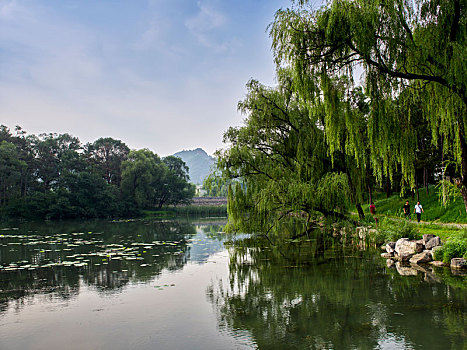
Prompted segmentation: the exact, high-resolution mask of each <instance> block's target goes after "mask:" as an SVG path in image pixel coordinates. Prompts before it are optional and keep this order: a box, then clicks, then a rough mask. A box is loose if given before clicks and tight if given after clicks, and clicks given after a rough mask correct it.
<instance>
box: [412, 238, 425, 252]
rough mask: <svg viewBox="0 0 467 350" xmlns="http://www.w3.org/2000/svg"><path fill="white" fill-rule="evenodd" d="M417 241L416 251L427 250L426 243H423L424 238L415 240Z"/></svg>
mask: <svg viewBox="0 0 467 350" xmlns="http://www.w3.org/2000/svg"><path fill="white" fill-rule="evenodd" d="M413 243H415V251H416V252H417V253H421V252H423V251H424V250H425V244H424V243H423V239H419V240H418V241H413Z"/></svg>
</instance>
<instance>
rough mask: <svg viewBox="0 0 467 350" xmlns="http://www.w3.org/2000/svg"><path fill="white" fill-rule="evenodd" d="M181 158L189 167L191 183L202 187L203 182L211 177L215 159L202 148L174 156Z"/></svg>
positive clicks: (181, 152) (184, 151)
mask: <svg viewBox="0 0 467 350" xmlns="http://www.w3.org/2000/svg"><path fill="white" fill-rule="evenodd" d="M174 156H175V157H179V158H181V159H182V160H183V161H184V162H185V164H186V165H187V166H188V168H189V169H190V170H189V176H190V182H192V183H195V184H199V185H202V184H203V180H204V178H205V177H206V176H208V175H209V172H210V171H211V167H212V166H213V165H214V162H215V159H214V157H211V156H210V155H208V154H207V153H206V152H205V151H204V150H203V149H202V148H197V149H194V150H187V151H186V150H183V151H180V152H177V153H175V154H174Z"/></svg>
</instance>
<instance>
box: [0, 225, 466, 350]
mask: <svg viewBox="0 0 467 350" xmlns="http://www.w3.org/2000/svg"><path fill="white" fill-rule="evenodd" d="M221 225H222V222H218V223H217V224H216V223H206V222H204V223H203V222H176V221H166V222H161V221H156V222H155V221H130V222H107V221H86V222H65V223H26V224H20V225H11V224H10V225H9V226H8V227H7V226H5V225H4V226H3V229H2V231H0V265H1V266H0V349H8V350H9V349H467V288H466V285H467V280H466V277H465V276H456V275H453V274H452V273H451V271H450V270H449V269H433V268H418V269H414V268H410V267H402V266H397V267H392V266H391V267H388V266H387V265H386V262H385V261H384V260H382V259H381V258H380V257H379V256H378V252H374V251H359V250H356V249H355V250H352V251H346V252H338V254H332V252H331V251H330V250H329V249H328V250H327V251H326V252H325V253H323V254H321V255H319V256H318V257H317V258H315V259H314V260H313V261H312V262H311V261H310V259H309V258H308V256H307V252H309V251H311V250H313V249H314V246H315V245H316V242H313V241H310V242H309V246H307V244H305V245H302V246H300V247H297V246H294V245H293V244H292V243H290V244H284V245H281V249H272V247H271V246H268V245H259V244H253V243H251V242H247V243H244V244H236V245H235V246H234V245H232V244H230V243H229V244H227V245H224V241H226V240H227V241H231V240H232V237H226V236H225V235H224V234H222V233H220V231H221V230H222V226H221ZM304 256H307V258H306V259H304Z"/></svg>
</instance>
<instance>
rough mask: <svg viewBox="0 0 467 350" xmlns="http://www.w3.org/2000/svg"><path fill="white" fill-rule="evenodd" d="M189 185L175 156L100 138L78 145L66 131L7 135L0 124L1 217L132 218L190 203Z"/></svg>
mask: <svg viewBox="0 0 467 350" xmlns="http://www.w3.org/2000/svg"><path fill="white" fill-rule="evenodd" d="M193 195H194V186H193V185H191V184H189V183H188V168H187V167H186V165H185V163H183V161H181V160H180V159H179V158H176V157H167V158H164V159H163V160H161V159H160V158H159V157H158V156H157V155H156V154H154V153H152V152H151V151H149V150H138V151H136V150H135V151H131V152H130V153H129V149H128V147H127V146H126V145H125V144H124V143H123V142H122V141H120V140H114V139H111V138H101V139H98V140H97V141H95V142H94V143H91V144H87V145H85V146H83V145H82V144H81V143H80V141H79V139H78V138H76V137H73V136H71V135H68V134H61V135H58V134H41V135H39V136H35V135H30V136H26V132H24V131H23V130H22V129H21V128H20V127H17V128H16V135H13V134H12V133H11V132H10V130H9V129H8V128H7V127H6V126H0V215H1V216H3V217H23V218H28V219H31V218H47V219H66V218H74V217H79V218H85V217H87V218H89V217H122V216H132V215H137V214H138V212H139V211H140V210H141V209H142V208H146V207H154V206H156V205H157V206H159V207H161V206H162V205H168V204H170V205H178V204H186V203H189V202H190V200H191V198H192V197H193Z"/></svg>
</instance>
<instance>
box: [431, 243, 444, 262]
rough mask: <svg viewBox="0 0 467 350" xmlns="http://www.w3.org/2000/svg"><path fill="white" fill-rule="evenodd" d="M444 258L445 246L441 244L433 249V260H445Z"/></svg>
mask: <svg viewBox="0 0 467 350" xmlns="http://www.w3.org/2000/svg"><path fill="white" fill-rule="evenodd" d="M443 258H444V247H443V246H440V247H439V248H437V249H435V250H434V251H433V260H436V261H443Z"/></svg>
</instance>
